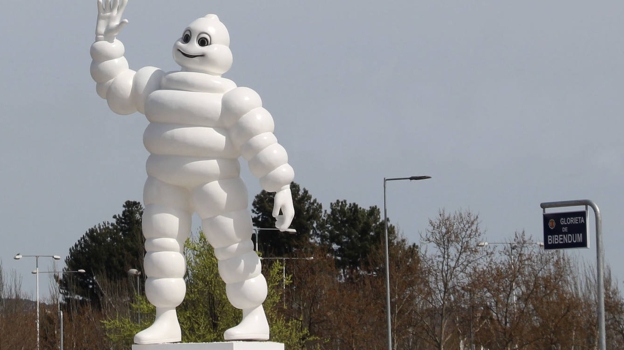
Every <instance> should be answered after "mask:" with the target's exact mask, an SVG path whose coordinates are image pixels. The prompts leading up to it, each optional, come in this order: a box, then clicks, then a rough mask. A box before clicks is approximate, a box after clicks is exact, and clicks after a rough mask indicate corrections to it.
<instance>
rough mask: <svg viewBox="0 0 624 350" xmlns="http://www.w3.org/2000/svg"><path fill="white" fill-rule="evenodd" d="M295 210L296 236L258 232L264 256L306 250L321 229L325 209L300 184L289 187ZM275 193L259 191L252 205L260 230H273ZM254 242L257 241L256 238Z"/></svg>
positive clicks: (284, 254) (280, 255)
mask: <svg viewBox="0 0 624 350" xmlns="http://www.w3.org/2000/svg"><path fill="white" fill-rule="evenodd" d="M290 190H291V192H292V197H293V206H294V208H295V218H294V220H293V222H292V224H291V226H290V227H291V228H294V229H295V230H297V233H296V234H286V233H279V232H276V231H269V230H265V231H263V230H259V233H258V235H259V236H260V239H259V241H260V247H259V251H261V252H262V254H263V256H267V257H269V256H277V257H283V256H288V255H289V254H291V253H292V252H293V251H295V250H300V249H305V247H306V246H307V245H308V244H309V242H310V239H311V238H312V237H313V236H314V234H315V232H316V230H317V229H318V226H319V223H320V222H321V220H322V217H323V206H322V205H321V204H320V203H319V202H318V201H317V200H316V199H315V198H313V197H312V195H310V193H309V192H308V190H307V189H305V188H304V189H301V186H299V184H297V183H295V182H293V183H292V184H291V185H290ZM274 197H275V193H269V192H266V191H262V192H260V193H259V194H258V195H256V197H255V198H254V201H253V204H252V212H253V214H254V216H253V223H254V225H255V226H256V227H258V228H274V227H275V218H274V217H273V215H272V213H273V199H274ZM254 239H255V238H254Z"/></svg>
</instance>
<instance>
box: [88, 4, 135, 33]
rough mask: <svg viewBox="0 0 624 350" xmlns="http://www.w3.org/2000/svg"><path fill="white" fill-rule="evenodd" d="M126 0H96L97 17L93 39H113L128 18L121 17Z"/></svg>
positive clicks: (126, 22)
mask: <svg viewBox="0 0 624 350" xmlns="http://www.w3.org/2000/svg"><path fill="white" fill-rule="evenodd" d="M127 4H128V0H98V1H97V7H98V19H97V25H96V27H95V40H96V41H100V40H106V41H108V42H111V43H112V42H113V41H115V38H116V37H117V34H119V32H120V31H121V29H122V28H123V27H124V26H125V25H126V24H128V20H127V19H124V20H122V19H121V16H123V12H124V10H125V9H126V5H127Z"/></svg>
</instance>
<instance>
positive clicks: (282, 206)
mask: <svg viewBox="0 0 624 350" xmlns="http://www.w3.org/2000/svg"><path fill="white" fill-rule="evenodd" d="M280 210H281V211H282V215H279V212H280ZM273 217H274V218H276V219H277V221H276V222H275V227H277V228H278V229H279V230H280V231H286V230H287V229H288V226H290V224H291V223H292V220H293V218H294V217H295V208H294V206H293V201H292V194H291V193H290V185H286V186H284V187H282V189H281V190H279V191H277V192H276V193H275V201H274V202H273Z"/></svg>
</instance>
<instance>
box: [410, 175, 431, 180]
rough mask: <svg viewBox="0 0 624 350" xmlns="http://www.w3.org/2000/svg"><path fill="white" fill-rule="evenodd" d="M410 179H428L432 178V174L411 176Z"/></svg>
mask: <svg viewBox="0 0 624 350" xmlns="http://www.w3.org/2000/svg"><path fill="white" fill-rule="evenodd" d="M409 179H410V181H414V180H427V179H431V176H410V177H409Z"/></svg>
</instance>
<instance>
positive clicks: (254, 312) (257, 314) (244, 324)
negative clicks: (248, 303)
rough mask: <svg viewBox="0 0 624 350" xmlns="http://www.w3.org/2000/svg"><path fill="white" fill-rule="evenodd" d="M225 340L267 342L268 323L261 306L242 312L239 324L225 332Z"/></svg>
mask: <svg viewBox="0 0 624 350" xmlns="http://www.w3.org/2000/svg"><path fill="white" fill-rule="evenodd" d="M224 336H225V340H269V323H268V322H267V319H266V315H265V314H264V309H263V308H262V305H260V306H258V307H257V308H255V309H249V310H243V320H242V321H241V323H240V324H239V325H238V326H236V327H232V328H230V329H228V330H227V331H225V334H224Z"/></svg>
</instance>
